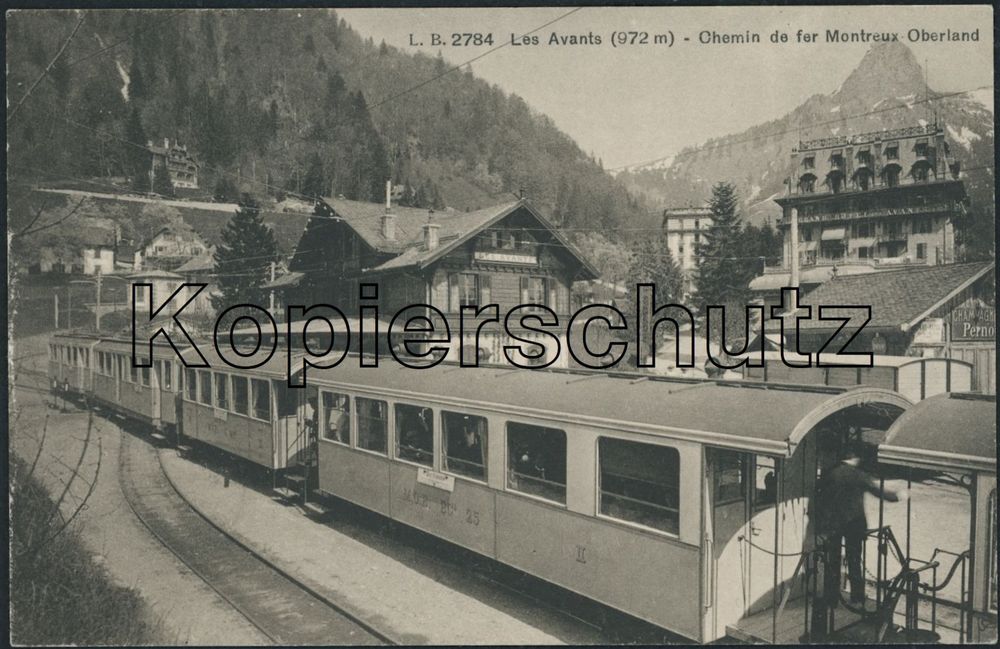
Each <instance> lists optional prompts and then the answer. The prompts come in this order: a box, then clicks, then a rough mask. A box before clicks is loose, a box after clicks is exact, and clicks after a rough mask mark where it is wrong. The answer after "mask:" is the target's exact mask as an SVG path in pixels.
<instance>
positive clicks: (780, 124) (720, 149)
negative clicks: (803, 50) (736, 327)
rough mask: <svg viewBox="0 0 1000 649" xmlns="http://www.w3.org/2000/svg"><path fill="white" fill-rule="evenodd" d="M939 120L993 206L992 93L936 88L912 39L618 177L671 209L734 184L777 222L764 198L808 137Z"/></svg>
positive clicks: (756, 216) (776, 189)
mask: <svg viewBox="0 0 1000 649" xmlns="http://www.w3.org/2000/svg"><path fill="white" fill-rule="evenodd" d="M934 121H937V123H939V124H943V125H944V126H945V127H946V129H947V134H948V135H949V137H950V139H951V140H952V143H951V144H952V151H953V153H954V154H955V155H956V157H957V158H958V159H959V160H960V161H961V163H962V168H963V169H965V170H967V173H966V188H967V191H968V192H969V195H970V197H971V199H972V202H973V205H976V204H982V205H989V204H992V201H993V191H992V188H993V171H994V170H993V101H992V91H991V90H977V91H972V92H968V93H962V94H953V93H937V92H935V91H934V90H933V89H929V88H927V86H926V85H925V82H924V71H923V69H922V68H921V66H920V64H919V63H918V62H917V60H916V58H915V57H914V56H913V53H912V52H911V51H910V49H909V48H908V47H907V46H906V45H904V44H902V43H878V44H876V45H874V46H872V48H871V49H869V50H868V52H867V53H866V54H865V56H864V57H863V59H862V60H861V61H860V63H859V64H858V66H857V67H856V68H855V69H854V71H852V72H851V74H850V75H848V77H847V79H845V80H844V82H843V83H842V84H841V86H840V87H839V88H838V89H837V91H835V92H834V93H832V94H830V95H814V96H812V97H810V98H809V99H807V100H806V101H805V102H803V103H802V104H801V105H800V106H798V107H797V108H795V109H794V110H792V111H791V112H789V113H787V114H786V115H784V116H782V117H779V118H778V119H775V120H772V121H769V122H766V123H764V124H760V125H758V126H754V127H751V128H749V129H747V130H746V131H744V132H742V133H734V134H730V135H726V136H723V137H718V138H713V139H711V140H709V141H708V142H706V143H704V144H702V145H701V146H698V147H692V148H688V149H685V150H683V151H681V152H679V153H678V154H676V155H674V156H673V157H672V158H670V159H669V160H665V161H661V162H659V163H657V164H656V165H649V166H641V167H639V168H632V169H628V170H625V171H623V172H621V173H620V174H618V178H619V179H620V180H622V181H624V182H625V183H626V185H627V186H628V187H629V188H630V189H632V190H633V191H638V192H641V193H643V194H645V195H646V196H647V197H648V198H649V199H651V200H652V201H654V202H659V203H660V204H662V205H664V206H672V205H686V204H699V203H701V202H703V201H705V200H706V198H707V197H708V196H709V194H710V192H711V186H712V185H713V184H714V183H716V182H719V181H728V182H731V183H733V184H735V185H736V187H737V189H738V191H739V192H740V194H741V196H742V197H743V200H744V205H743V209H744V215H745V216H747V217H748V218H749V219H750V220H751V221H753V222H760V221H763V220H765V219H772V220H773V218H774V217H776V216H778V215H779V214H780V209H779V208H778V206H777V205H776V204H775V203H774V202H773V201H770V200H763V201H762V200H760V197H761V196H777V195H781V194H783V193H784V192H785V191H787V189H786V186H785V179H786V178H787V177H788V171H789V169H788V165H789V164H790V163H789V159H790V158H789V156H790V154H791V151H792V149H793V148H794V147H796V146H797V145H798V143H799V141H800V139H801V140H811V139H814V138H823V137H831V136H834V135H851V134H856V133H865V132H870V131H876V130H882V129H893V128H899V127H903V126H911V125H914V124H918V123H919V124H928V123H933V122H934ZM772 171H773V172H774V173H771V172H772Z"/></svg>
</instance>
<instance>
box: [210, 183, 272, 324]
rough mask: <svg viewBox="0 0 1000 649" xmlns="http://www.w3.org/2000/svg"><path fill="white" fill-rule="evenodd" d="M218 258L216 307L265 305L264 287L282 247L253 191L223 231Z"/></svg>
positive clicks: (242, 201)
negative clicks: (276, 240) (254, 197)
mask: <svg viewBox="0 0 1000 649" xmlns="http://www.w3.org/2000/svg"><path fill="white" fill-rule="evenodd" d="M214 258H215V275H216V281H217V282H218V286H219V291H220V295H219V296H218V297H216V298H214V299H213V304H214V306H215V308H216V309H219V310H222V309H225V308H228V307H230V306H234V305H237V304H254V305H260V306H263V305H264V303H265V300H266V298H267V292H266V290H264V289H262V288H261V286H262V285H263V284H264V283H265V282H267V281H268V279H269V278H270V266H271V262H273V261H275V260H277V258H278V246H277V243H276V242H275V240H274V234H273V233H272V232H271V230H270V228H268V227H267V226H266V225H265V224H264V221H263V219H262V218H261V215H260V206H259V205H258V204H257V201H255V200H254V199H253V198H252V197H251V196H250V195H249V194H243V197H242V198H241V199H240V205H239V209H238V210H236V212H235V213H234V214H233V217H232V218H231V219H230V220H229V223H228V224H226V227H225V229H224V230H223V231H222V243H221V244H220V245H219V246H218V248H216V250H215V255H214Z"/></svg>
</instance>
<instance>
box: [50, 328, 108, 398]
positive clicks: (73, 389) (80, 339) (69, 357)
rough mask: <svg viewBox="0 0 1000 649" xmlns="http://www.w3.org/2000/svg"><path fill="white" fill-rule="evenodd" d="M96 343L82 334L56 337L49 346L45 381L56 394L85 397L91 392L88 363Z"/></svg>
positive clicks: (92, 358) (57, 335) (90, 365)
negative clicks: (48, 381)
mask: <svg viewBox="0 0 1000 649" xmlns="http://www.w3.org/2000/svg"><path fill="white" fill-rule="evenodd" d="M97 342H98V341H97V339H96V338H94V337H93V336H88V335H86V334H73V333H65V334H56V335H54V336H52V339H51V341H50V342H49V378H50V381H51V385H52V387H53V389H54V390H56V391H65V392H68V393H69V394H73V395H76V396H86V395H88V394H90V392H91V391H92V389H93V385H92V363H93V362H94V351H93V350H94V347H95V346H96V345H97Z"/></svg>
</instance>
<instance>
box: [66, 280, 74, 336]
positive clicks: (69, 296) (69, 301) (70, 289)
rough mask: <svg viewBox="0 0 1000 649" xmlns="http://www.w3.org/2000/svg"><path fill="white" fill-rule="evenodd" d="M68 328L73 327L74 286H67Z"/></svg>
mask: <svg viewBox="0 0 1000 649" xmlns="http://www.w3.org/2000/svg"><path fill="white" fill-rule="evenodd" d="M66 303H67V307H66V328H67V329H72V328H73V287H72V286H69V285H67V286H66Z"/></svg>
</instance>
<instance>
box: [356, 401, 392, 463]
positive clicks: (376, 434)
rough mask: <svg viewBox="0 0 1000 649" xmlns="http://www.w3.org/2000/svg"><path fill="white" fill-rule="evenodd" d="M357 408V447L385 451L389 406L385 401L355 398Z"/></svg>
mask: <svg viewBox="0 0 1000 649" xmlns="http://www.w3.org/2000/svg"><path fill="white" fill-rule="evenodd" d="M355 405H356V406H357V408H358V448H363V449H367V450H369V451H378V452H379V453H385V451H386V438H387V437H388V434H389V406H388V405H387V404H386V402H385V401H376V400H375V399H364V398H362V397H358V398H357V399H355Z"/></svg>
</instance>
